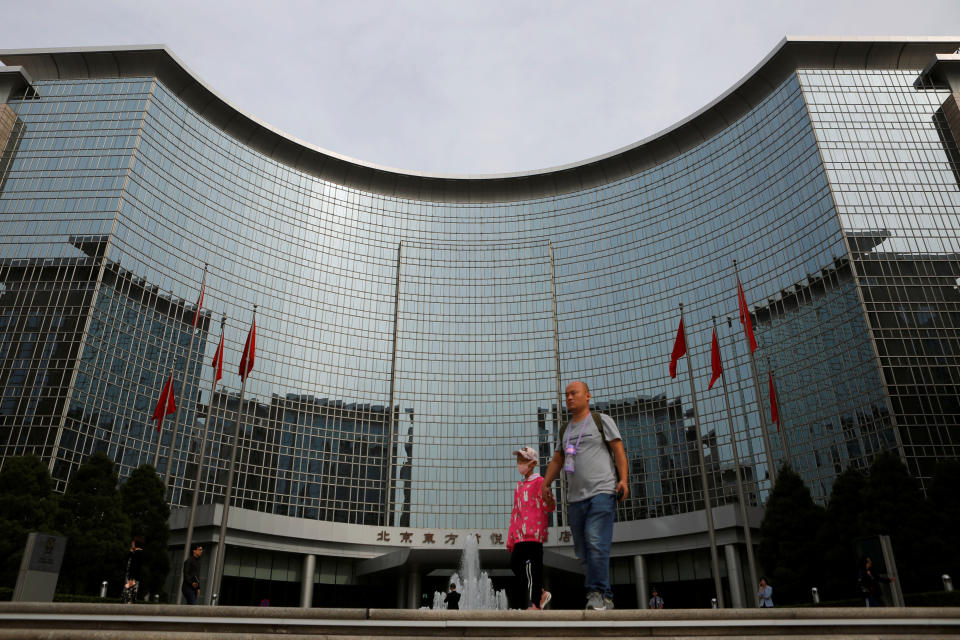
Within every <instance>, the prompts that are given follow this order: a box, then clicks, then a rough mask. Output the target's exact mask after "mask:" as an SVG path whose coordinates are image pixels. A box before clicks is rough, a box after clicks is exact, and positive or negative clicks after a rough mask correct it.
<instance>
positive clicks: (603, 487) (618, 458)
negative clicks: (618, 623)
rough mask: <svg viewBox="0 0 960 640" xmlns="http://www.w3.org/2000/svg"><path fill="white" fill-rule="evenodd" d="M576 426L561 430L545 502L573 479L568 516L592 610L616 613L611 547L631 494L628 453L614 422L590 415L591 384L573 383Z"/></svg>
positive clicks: (570, 404) (569, 398)
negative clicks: (620, 505) (620, 510)
mask: <svg viewBox="0 0 960 640" xmlns="http://www.w3.org/2000/svg"><path fill="white" fill-rule="evenodd" d="M565 397H566V403H567V410H568V411H569V412H570V416H571V418H570V422H569V423H567V425H566V426H565V427H564V428H563V429H562V430H561V431H560V441H559V442H558V443H557V450H556V452H555V453H554V455H553V459H552V460H551V461H550V465H549V466H548V467H547V474H546V475H545V476H544V479H543V495H544V498H546V496H547V495H548V494H549V493H550V485H551V484H553V481H554V480H556V479H557V476H559V475H560V471H561V469H562V470H563V472H564V473H565V474H566V477H567V495H566V498H567V516H568V519H569V523H570V530H571V532H572V533H573V548H574V551H575V552H576V554H577V559H579V560H580V563H581V564H582V565H583V569H584V573H585V577H584V587H585V588H586V591H587V607H586V608H587V609H599V610H603V609H612V608H613V591H612V590H611V588H610V545H611V543H612V542H613V519H614V515H615V512H616V502H617V500H618V499H619V500H624V499H625V498H626V497H627V495H628V494H629V489H628V487H627V455H626V453H625V452H624V449H623V440H622V438H621V437H620V431H619V430H618V429H617V425H616V423H615V422H614V421H613V418H611V417H610V416H608V415H606V414H603V413H596V412H591V411H590V389H589V388H588V387H587V385H586V383H585V382H581V381H579V380H578V381H576V382H571V383H570V384H569V385H567V388H566V392H565Z"/></svg>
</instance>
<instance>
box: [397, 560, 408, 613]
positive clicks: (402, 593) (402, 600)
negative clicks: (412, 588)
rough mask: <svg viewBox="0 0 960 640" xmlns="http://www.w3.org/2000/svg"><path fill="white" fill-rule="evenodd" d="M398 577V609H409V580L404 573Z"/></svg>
mask: <svg viewBox="0 0 960 640" xmlns="http://www.w3.org/2000/svg"><path fill="white" fill-rule="evenodd" d="M400 571H402V569H401V570H400ZM396 576H397V579H396V580H395V581H394V582H395V583H396V585H397V609H405V608H406V607H407V579H406V576H404V575H403V573H398V574H396Z"/></svg>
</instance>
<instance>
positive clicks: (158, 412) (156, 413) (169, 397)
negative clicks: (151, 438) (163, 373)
mask: <svg viewBox="0 0 960 640" xmlns="http://www.w3.org/2000/svg"><path fill="white" fill-rule="evenodd" d="M176 410H177V403H176V402H174V400H173V374H172V373H171V374H170V377H169V378H167V383H166V384H165V385H163V390H162V391H161V392H160V400H159V401H158V402H157V408H156V409H154V410H153V419H154V420H156V421H157V433H160V425H162V424H163V417H164V416H168V415H170V414H171V413H173V412H175V411H176Z"/></svg>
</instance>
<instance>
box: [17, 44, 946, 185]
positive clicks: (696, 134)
mask: <svg viewBox="0 0 960 640" xmlns="http://www.w3.org/2000/svg"><path fill="white" fill-rule="evenodd" d="M958 47H960V36H879V37H865V36H845V37H835V38H830V37H816V36H786V37H785V38H783V39H782V40H781V41H780V42H779V43H778V44H777V45H776V46H775V47H774V48H773V50H772V51H771V52H770V53H768V54H767V55H766V57H764V58H763V59H762V60H761V61H760V62H759V63H758V64H757V65H756V66H755V67H754V68H753V69H751V70H750V71H749V72H748V73H747V74H746V75H744V76H743V77H742V78H741V79H740V80H739V81H738V82H737V83H735V84H734V85H733V86H731V87H730V88H729V89H728V90H727V91H725V92H724V93H723V94H721V95H720V96H718V97H717V98H716V99H714V100H713V101H711V102H710V103H708V104H707V105H705V106H703V107H701V108H700V109H698V110H697V111H695V112H694V113H692V114H690V115H689V116H687V117H685V118H683V119H681V120H679V121H677V122H676V123H674V124H673V125H671V126H669V127H667V128H665V129H663V130H661V131H659V132H656V133H654V134H652V135H650V136H647V137H646V138H643V139H641V140H639V141H637V142H633V143H631V144H628V145H626V146H623V147H621V148H619V149H614V150H612V151H610V152H607V153H604V154H600V155H597V156H593V157H590V158H586V159H584V160H581V161H577V162H573V163H570V164H565V165H559V166H553V167H547V168H543V169H535V170H530V171H521V172H511V173H492V174H434V173H427V172H418V171H410V170H404V169H397V168H394V167H387V166H382V165H378V164H375V163H370V162H366V161H363V160H360V159H356V158H351V157H349V156H345V155H342V154H339V153H336V152H333V151H330V150H327V149H324V148H322V147H319V146H317V145H314V144H311V143H309V142H306V141H303V140H300V139H299V138H296V137H295V136H292V135H290V134H288V133H286V132H284V131H281V130H280V129H277V128H276V127H274V126H272V125H270V124H269V123H266V122H263V121H262V120H259V119H258V118H256V117H254V116H252V115H250V114H248V113H246V112H244V111H243V110H242V109H240V108H239V107H237V106H236V105H234V104H233V103H231V102H230V101H229V100H228V99H226V98H224V97H223V96H221V95H220V94H219V93H217V92H216V91H215V90H214V89H213V88H212V87H210V86H209V85H207V84H206V83H205V82H204V81H203V80H202V79H201V78H200V77H199V76H198V75H197V74H196V73H194V72H193V71H192V70H191V69H190V68H189V67H188V66H187V65H186V64H185V63H184V62H183V61H181V60H180V59H179V58H178V57H177V56H176V55H175V54H174V53H173V52H172V51H170V49H169V48H168V47H167V46H166V45H129V46H119V47H76V48H36V49H14V50H11V49H6V50H0V60H2V61H3V62H4V63H5V64H11V65H18V66H22V67H23V68H25V69H26V70H27V71H28V73H29V75H30V76H31V77H32V78H35V79H37V80H55V79H85V78H106V77H135V76H156V77H157V78H159V79H160V80H161V81H162V82H163V83H164V84H165V86H167V88H168V89H169V90H170V91H171V92H172V93H174V94H175V95H177V96H179V97H180V99H182V100H183V101H184V102H185V103H186V104H187V105H188V106H190V108H192V109H193V110H195V111H196V112H197V113H199V114H200V115H201V117H204V118H205V119H206V120H208V121H209V122H210V123H211V124H212V125H214V126H216V127H218V128H220V129H222V130H223V131H224V132H225V133H227V134H228V135H230V136H232V137H233V138H235V139H236V140H238V141H239V142H240V143H242V144H244V145H247V146H249V147H250V148H252V149H254V150H256V151H259V152H260V153H263V154H264V155H266V156H267V157H269V158H272V159H274V160H275V161H277V162H280V163H282V164H286V165H288V166H291V167H293V168H295V169H298V170H301V171H304V172H306V173H309V174H312V175H315V176H317V177H318V178H321V179H324V180H328V181H330V182H333V183H337V184H341V185H344V186H348V187H352V188H356V189H359V190H365V191H372V192H376V193H380V194H383V195H388V196H394V197H401V198H404V197H406V198H416V199H421V200H434V201H445V202H486V201H508V200H525V199H533V198H539V197H547V196H551V195H560V194H564V193H570V192H572V191H576V190H580V189H586V188H590V187H593V186H597V185H600V184H605V183H609V182H612V181H615V180H619V179H622V178H625V177H628V176H630V175H634V174H636V173H638V172H640V171H643V170H645V169H648V168H651V167H653V166H656V165H659V164H662V163H664V162H666V161H669V160H670V159H671V158H674V157H676V156H677V155H679V154H681V153H683V152H685V151H687V150H689V149H691V148H693V147H695V146H696V145H698V144H701V143H702V142H704V141H706V140H708V139H710V138H711V137H713V136H714V135H716V134H717V133H719V132H720V131H722V130H723V129H724V128H726V127H728V126H730V125H731V124H732V123H734V122H735V121H736V120H738V119H739V118H740V117H741V116H743V115H745V114H746V113H747V112H748V111H749V110H750V109H751V108H753V107H754V106H756V105H757V104H758V103H759V102H760V101H761V100H762V99H763V98H765V97H766V96H767V95H769V93H770V91H772V90H773V89H774V88H775V87H776V86H777V85H778V84H780V82H782V81H783V80H784V79H786V78H787V77H788V76H789V75H790V74H791V73H793V71H795V70H796V69H800V68H830V69H870V68H903V69H917V70H921V69H924V68H926V67H927V66H928V65H929V64H930V63H931V61H932V60H933V59H934V56H935V55H936V54H952V53H954V51H956V50H957V48H958Z"/></svg>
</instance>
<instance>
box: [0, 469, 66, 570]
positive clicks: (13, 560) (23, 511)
mask: <svg viewBox="0 0 960 640" xmlns="http://www.w3.org/2000/svg"><path fill="white" fill-rule="evenodd" d="M52 486H53V482H52V481H51V479H50V472H49V471H48V470H47V465H45V464H43V462H42V461H41V460H40V458H38V457H37V456H32V455H31V456H17V457H13V458H7V460H6V462H5V464H4V466H3V471H0V559H2V560H0V562H2V565H0V585H2V586H5V587H11V588H12V587H13V586H14V585H15V584H16V582H17V572H18V571H19V569H20V558H21V557H22V556H23V547H24V545H25V544H26V542H27V534H29V533H30V532H31V531H43V532H45V533H52V532H53V531H52V529H53V523H54V518H55V515H56V510H57V498H56V496H55V495H54V494H53V493H52Z"/></svg>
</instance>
